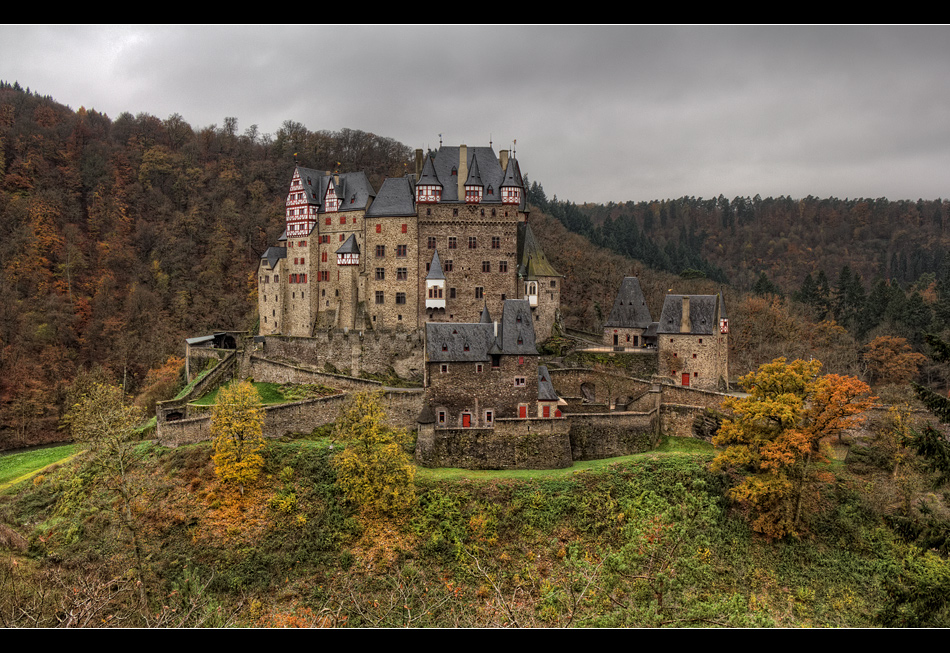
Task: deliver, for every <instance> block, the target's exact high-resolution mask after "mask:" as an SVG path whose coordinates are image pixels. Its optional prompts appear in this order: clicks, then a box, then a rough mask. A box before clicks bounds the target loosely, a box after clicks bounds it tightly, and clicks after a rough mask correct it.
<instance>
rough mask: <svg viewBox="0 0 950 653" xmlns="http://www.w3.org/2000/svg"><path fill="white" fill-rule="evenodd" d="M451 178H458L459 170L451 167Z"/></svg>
mask: <svg viewBox="0 0 950 653" xmlns="http://www.w3.org/2000/svg"><path fill="white" fill-rule="evenodd" d="M452 176H453V177H458V176H459V169H458V168H456V167H455V166H452Z"/></svg>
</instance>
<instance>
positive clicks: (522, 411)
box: [518, 406, 528, 419]
mask: <svg viewBox="0 0 950 653" xmlns="http://www.w3.org/2000/svg"><path fill="white" fill-rule="evenodd" d="M518 417H520V418H521V419H525V418H527V417H528V407H527V406H518Z"/></svg>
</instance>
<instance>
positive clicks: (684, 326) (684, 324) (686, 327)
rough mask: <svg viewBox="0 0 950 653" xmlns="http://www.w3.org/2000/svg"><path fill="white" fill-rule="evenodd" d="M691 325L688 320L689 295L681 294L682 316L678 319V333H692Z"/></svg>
mask: <svg viewBox="0 0 950 653" xmlns="http://www.w3.org/2000/svg"><path fill="white" fill-rule="evenodd" d="M692 331H693V325H692V323H691V322H690V321H689V295H684V296H683V317H682V319H681V320H680V333H692Z"/></svg>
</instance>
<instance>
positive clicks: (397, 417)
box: [157, 390, 423, 447]
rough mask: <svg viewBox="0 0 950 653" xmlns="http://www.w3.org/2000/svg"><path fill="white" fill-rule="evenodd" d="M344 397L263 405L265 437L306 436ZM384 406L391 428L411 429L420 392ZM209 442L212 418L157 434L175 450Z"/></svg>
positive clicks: (392, 398)
mask: <svg viewBox="0 0 950 653" xmlns="http://www.w3.org/2000/svg"><path fill="white" fill-rule="evenodd" d="M347 396H348V395H347V394H339V395H333V396H331V397H320V398H318V399H308V400H306V401H295V402H292V403H288V404H280V405H276V406H265V407H264V410H265V418H264V437H267V438H278V437H281V436H283V435H286V434H287V433H309V432H310V431H312V430H313V429H315V428H316V427H318V426H323V425H324V424H330V423H332V422H335V421H336V419H337V415H339V413H340V409H341V408H342V407H343V404H344V403H345V401H346V399H347ZM382 401H383V407H384V410H385V411H386V418H387V420H386V421H387V422H388V423H389V424H390V425H391V426H395V427H399V428H406V429H410V430H414V429H415V428H416V418H417V417H418V415H419V413H420V412H421V411H422V403H423V393H422V391H421V390H403V391H394V392H388V393H385V394H384V395H383V400H382ZM210 439H211V415H210V414H204V415H202V416H200V417H193V418H189V419H183V420H178V421H175V422H167V423H166V424H165V426H164V428H163V429H162V432H161V433H160V434H158V438H157V442H158V443H159V444H160V445H162V446H166V447H177V446H179V445H182V444H191V443H193V442H201V441H203V440H210Z"/></svg>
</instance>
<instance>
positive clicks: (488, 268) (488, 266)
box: [482, 261, 491, 272]
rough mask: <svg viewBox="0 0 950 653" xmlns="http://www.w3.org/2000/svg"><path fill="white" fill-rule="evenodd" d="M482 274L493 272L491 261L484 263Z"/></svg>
mask: <svg viewBox="0 0 950 653" xmlns="http://www.w3.org/2000/svg"><path fill="white" fill-rule="evenodd" d="M482 272H491V261H482Z"/></svg>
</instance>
